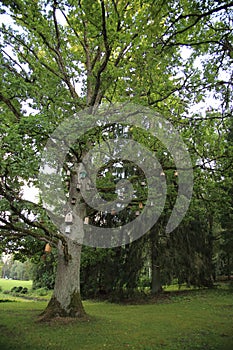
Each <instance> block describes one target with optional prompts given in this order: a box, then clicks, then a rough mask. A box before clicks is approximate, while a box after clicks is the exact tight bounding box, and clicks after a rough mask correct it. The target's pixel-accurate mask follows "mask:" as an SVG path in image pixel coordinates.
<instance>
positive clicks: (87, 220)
mask: <svg viewBox="0 0 233 350" xmlns="http://www.w3.org/2000/svg"><path fill="white" fill-rule="evenodd" d="M88 224H89V217H88V216H86V217H85V218H84V225H88Z"/></svg>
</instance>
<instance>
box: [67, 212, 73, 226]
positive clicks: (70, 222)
mask: <svg viewBox="0 0 233 350" xmlns="http://www.w3.org/2000/svg"><path fill="white" fill-rule="evenodd" d="M72 222H73V215H72V213H71V212H69V213H67V214H66V216H65V223H66V224H72Z"/></svg>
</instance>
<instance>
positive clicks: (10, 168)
mask: <svg viewBox="0 0 233 350" xmlns="http://www.w3.org/2000/svg"><path fill="white" fill-rule="evenodd" d="M1 4H2V7H1V13H2V24H1V56H0V60H1V68H0V69H1V91H0V103H1V104H0V111H1V117H0V118H1V123H0V128H1V150H0V153H1V165H0V195H1V201H0V206H1V211H2V214H1V216H0V223H1V224H0V234H1V239H2V246H3V247H4V248H5V249H8V250H9V251H15V250H18V251H19V250H20V249H26V250H27V252H28V253H29V252H30V251H31V253H33V249H35V250H36V249H38V241H42V242H49V243H50V244H51V245H56V246H57V247H58V252H59V254H58V269H57V277H56V283H55V289H54V294H53V297H52V299H51V301H50V303H49V305H48V307H47V309H46V310H45V313H44V317H45V318H49V317H54V316H56V315H59V316H72V317H81V316H83V315H84V314H85V311H84V309H83V306H82V303H81V299H80V286H79V267H80V254H81V245H80V244H77V242H75V241H73V240H71V239H69V237H68V236H65V235H64V234H62V233H61V232H59V231H58V229H57V228H56V227H55V226H54V225H53V224H52V223H51V221H50V220H49V218H48V216H47V215H46V212H45V211H44V209H43V206H42V203H41V202H39V203H37V204H35V203H33V202H31V201H28V200H25V199H24V198H23V196H22V188H23V185H25V184H27V185H28V186H34V187H37V186H38V171H39V164H40V161H41V154H42V151H43V149H44V147H45V144H46V141H47V139H48V137H49V135H51V133H52V132H53V131H54V129H55V128H56V127H57V126H58V125H59V123H61V122H62V120H64V119H65V118H66V117H68V116H71V115H74V114H76V113H77V112H78V111H80V110H82V109H85V108H88V109H89V113H90V114H91V113H95V111H96V110H97V109H98V106H99V105H100V104H101V103H104V102H105V103H114V102H125V101H133V102H135V103H139V104H141V105H144V106H151V107H152V108H153V109H154V110H155V111H157V112H160V113H162V114H163V116H165V117H166V118H168V119H169V120H171V121H172V122H173V123H174V124H175V125H176V126H177V127H179V128H180V130H182V131H184V132H185V137H186V138H187V139H190V144H192V147H191V146H190V147H191V148H192V149H193V153H194V154H195V156H194V159H195V160H196V159H197V158H198V159H199V160H203V159H204V160H207V162H209V163H210V162H211V157H210V156H208V155H206V154H205V150H204V149H203V148H202V149H200V146H199V144H198V137H200V135H197V137H196V135H194V134H193V133H192V130H193V128H194V126H195V125H196V124H195V123H198V121H197V120H198V118H197V119H195V117H194V116H193V117H191V116H190V114H189V113H188V108H189V107H190V106H192V105H193V104H195V103H196V102H199V101H201V100H202V99H203V98H204V97H205V95H206V93H207V92H208V91H213V92H214V93H216V94H218V96H219V100H220V102H221V103H222V104H224V103H225V106H226V108H225V109H224V111H225V112H224V115H222V116H220V117H221V118H225V117H226V116H227V113H229V108H230V107H229V98H230V97H229V94H230V86H231V84H232V83H231V79H230V77H229V76H228V75H227V74H226V75H225V76H223V75H220V73H222V72H224V71H227V70H228V68H229V62H230V61H231V60H232V55H233V51H232V44H231V40H232V23H231V14H232V10H231V9H232V6H233V2H232V1H223V2H221V3H219V1H204V2H203V1H197V0H196V1H186V0H182V1H169V2H165V1H163V0H157V1H153V0H145V1H139V0H135V1H133V2H127V1H121V0H112V1H110V0H109V1H104V0H100V1H89V0H80V1H71V0H67V1H56V0H55V1H31V0H27V1H21V0H17V1H8V0H6V1H1ZM184 48H186V49H189V50H188V51H187V50H186V51H185V50H184ZM185 52H186V53H187V57H188V58H184V53H185ZM198 57H200V58H201V59H202V66H201V68H200V69H198V68H197V67H196V63H197V58H198ZM205 117H206V118H207V119H208V115H206V116H205ZM214 118H215V116H214V114H213V113H212V114H211V115H210V119H213V120H214ZM216 119H219V115H218V116H217V117H216ZM101 132H102V130H98V131H97V132H96V133H94V134H93V135H91V137H92V140H91V141H92V143H96V142H100V140H101V141H102V142H103V138H101ZM194 136H195V137H196V138H195V137H194ZM194 138H195V140H194ZM89 140H90V134H89V135H87V136H86V137H84V138H83V139H82V140H81V141H77V145H76V150H78V151H79V152H75V150H74V152H73V153H72V158H71V159H72V162H73V165H74V166H76V167H79V166H80V164H82V159H83V156H84V155H85V152H86V149H87V147H89V146H90V144H89ZM83 145H85V146H83ZM202 153H203V154H202ZM69 161H70V159H69ZM199 165H200V162H199ZM201 165H202V166H203V162H202V163H201ZM66 170H67V169H66V166H65V164H64V171H65V172H66ZM70 181H71V187H72V184H74V181H75V176H74V177H72V174H71V178H70ZM74 185H75V184H74ZM76 206H77V210H79V215H80V216H83V217H84V215H85V211H86V209H87V208H86V207H85V203H83V202H82V198H81V195H79V196H78V197H77V203H76Z"/></svg>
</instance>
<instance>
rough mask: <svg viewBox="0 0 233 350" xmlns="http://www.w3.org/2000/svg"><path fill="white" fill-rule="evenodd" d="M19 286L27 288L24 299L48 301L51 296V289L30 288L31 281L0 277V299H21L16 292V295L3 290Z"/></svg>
mask: <svg viewBox="0 0 233 350" xmlns="http://www.w3.org/2000/svg"><path fill="white" fill-rule="evenodd" d="M19 286H22V287H23V288H25V287H26V288H28V293H27V294H25V295H24V298H23V299H24V300H30V299H36V300H38V299H39V300H46V301H48V300H49V299H50V298H51V294H52V291H47V290H46V289H45V288H41V289H37V290H32V281H19V280H5V279H2V278H0V287H1V288H0V301H1V300H6V299H7V300H11V301H13V300H16V301H22V297H19V296H18V294H17V296H16V295H11V294H5V293H4V291H10V290H11V289H12V288H13V287H19ZM1 290H2V291H1Z"/></svg>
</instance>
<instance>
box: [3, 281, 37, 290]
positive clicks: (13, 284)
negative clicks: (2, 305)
mask: <svg viewBox="0 0 233 350" xmlns="http://www.w3.org/2000/svg"><path fill="white" fill-rule="evenodd" d="M19 286H22V287H26V288H28V289H31V288H32V281H18V280H6V279H3V278H0V287H2V290H11V288H13V287H19Z"/></svg>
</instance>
